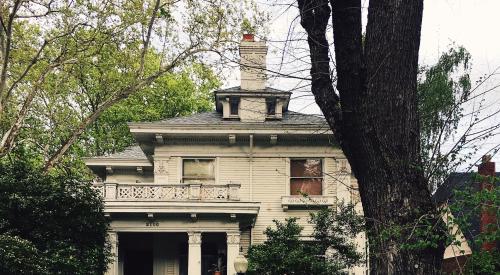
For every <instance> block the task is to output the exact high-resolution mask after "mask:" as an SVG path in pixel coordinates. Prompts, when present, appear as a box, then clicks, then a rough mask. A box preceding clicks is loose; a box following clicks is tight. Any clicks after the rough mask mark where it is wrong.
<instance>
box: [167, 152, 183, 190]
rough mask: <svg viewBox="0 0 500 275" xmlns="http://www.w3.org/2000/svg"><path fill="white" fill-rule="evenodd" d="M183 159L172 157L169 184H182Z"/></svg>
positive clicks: (169, 165)
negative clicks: (181, 165) (181, 164)
mask: <svg viewBox="0 0 500 275" xmlns="http://www.w3.org/2000/svg"><path fill="white" fill-rule="evenodd" d="M180 162H181V158H179V157H172V158H170V159H169V161H168V183H169V184H179V183H180V182H181V177H182V175H181V173H182V170H181V167H179V166H180Z"/></svg>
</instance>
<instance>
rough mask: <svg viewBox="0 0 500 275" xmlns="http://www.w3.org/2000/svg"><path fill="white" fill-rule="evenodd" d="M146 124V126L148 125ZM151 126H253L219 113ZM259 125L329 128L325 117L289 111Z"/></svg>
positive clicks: (175, 119) (173, 120)
mask: <svg viewBox="0 0 500 275" xmlns="http://www.w3.org/2000/svg"><path fill="white" fill-rule="evenodd" d="M147 123H148V122H145V123H144V124H147ZM149 123H151V124H165V125H238V124H245V125H248V124H252V123H245V122H241V121H239V120H231V119H223V118H222V114H221V113H218V112H215V111H213V112H205V113H198V114H193V115H189V116H182V117H175V118H168V119H164V120H160V121H156V122H149ZM255 124H259V125H269V126H278V125H318V126H324V127H328V124H327V122H326V120H325V118H324V117H322V116H319V115H309V114H302V113H297V112H292V111H288V112H285V113H283V118H282V119H279V120H278V119H276V120H266V121H264V122H260V123H255Z"/></svg>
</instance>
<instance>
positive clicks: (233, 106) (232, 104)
mask: <svg viewBox="0 0 500 275" xmlns="http://www.w3.org/2000/svg"><path fill="white" fill-rule="evenodd" d="M239 105H240V99H239V98H230V99H229V108H230V114H231V115H237V114H238V107H239Z"/></svg>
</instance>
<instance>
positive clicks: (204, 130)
mask: <svg viewBox="0 0 500 275" xmlns="http://www.w3.org/2000/svg"><path fill="white" fill-rule="evenodd" d="M266 52H267V47H266V45H265V42H261V41H254V39H253V36H252V35H245V36H244V39H243V41H242V42H241V47H240V55H241V63H242V66H241V86H239V87H233V88H229V89H224V90H219V91H215V92H214V96H215V102H216V110H215V111H213V112H207V113H200V114H194V115H191V116H187V117H177V118H171V119H165V120H162V121H157V122H143V123H130V124H129V127H130V131H131V133H132V134H133V136H134V137H135V139H136V141H137V144H138V145H137V146H134V147H130V148H128V149H127V150H125V151H124V152H121V153H117V154H113V155H108V156H103V157H95V158H89V159H86V164H87V165H88V167H90V169H92V170H93V171H94V173H95V174H97V175H98V176H99V177H100V178H102V182H99V183H96V184H95V185H94V187H95V188H96V189H98V190H99V191H100V192H101V193H102V195H103V196H104V201H105V210H104V211H105V213H106V215H109V217H110V219H111V224H110V228H111V231H110V232H109V238H110V240H111V244H112V251H113V252H114V255H115V256H114V259H113V262H112V263H111V264H110V267H109V270H108V273H107V274H110V275H111V274H112V275H118V274H120V275H122V274H124V275H138V274H140V275H148V274H155V275H159V274H162V275H163V274H168V275H188V274H189V275H200V274H203V275H205V274H212V273H209V270H216V269H220V271H221V272H222V273H221V274H224V275H225V274H230V275H234V274H235V270H234V265H233V262H234V259H235V258H236V257H237V256H238V255H239V253H240V247H241V248H242V250H243V251H246V250H247V249H248V246H249V245H251V244H257V243H261V242H263V241H264V240H265V235H264V234H263V231H264V230H265V229H266V227H268V226H272V225H273V219H278V220H284V219H285V218H288V217H299V218H300V220H299V221H300V223H301V224H302V225H303V226H305V230H304V234H305V237H307V235H308V234H310V233H311V232H312V227H311V226H310V225H309V224H308V222H307V220H308V218H309V212H310V211H311V209H314V208H315V207H330V208H332V207H335V205H336V202H337V200H339V199H344V200H346V201H349V200H351V199H356V200H357V196H353V194H352V192H351V191H352V189H350V188H349V187H351V186H356V181H355V179H354V177H352V176H351V174H350V167H349V164H348V162H347V160H346V158H345V156H344V155H343V153H342V151H341V150H340V149H339V148H338V147H336V146H335V144H334V143H333V142H332V140H333V138H332V132H331V131H330V129H329V127H328V125H327V124H326V121H325V120H324V119H323V118H322V117H319V116H316V115H307V114H301V113H297V112H292V111H289V110H288V105H289V102H290V96H291V93H290V92H286V91H281V90H278V89H274V88H269V87H266V86H265V84H266V76H265V73H264V70H265V66H266V65H265V61H266ZM302 192H304V193H308V194H309V195H310V197H311V199H310V200H309V199H305V198H304V197H303V196H302V195H301V193H302ZM358 243H359V244H360V249H364V248H363V246H364V240H363V236H360V238H359V240H358ZM363 271H364V269H363V268H362V267H360V268H356V269H353V270H352V273H353V274H354V273H356V274H362V273H363Z"/></svg>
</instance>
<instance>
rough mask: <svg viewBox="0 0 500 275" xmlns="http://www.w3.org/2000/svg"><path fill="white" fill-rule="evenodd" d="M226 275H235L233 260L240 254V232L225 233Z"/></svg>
mask: <svg viewBox="0 0 500 275" xmlns="http://www.w3.org/2000/svg"><path fill="white" fill-rule="evenodd" d="M226 234H227V240H226V242H227V275H235V274H236V270H235V269H234V260H235V259H236V257H238V255H239V254H240V232H227V233H226Z"/></svg>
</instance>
